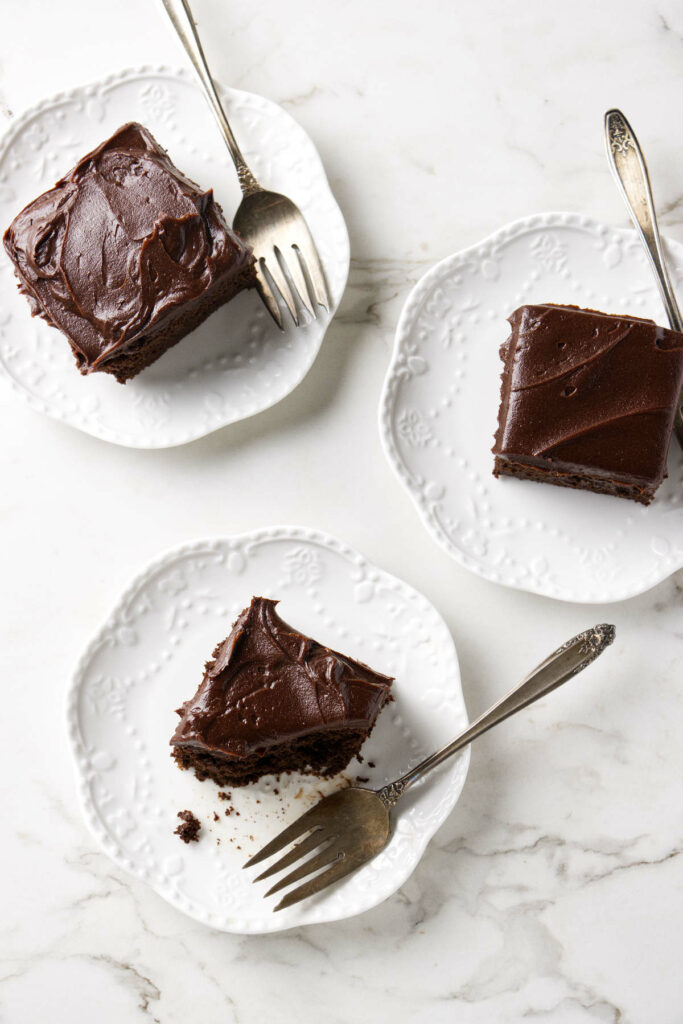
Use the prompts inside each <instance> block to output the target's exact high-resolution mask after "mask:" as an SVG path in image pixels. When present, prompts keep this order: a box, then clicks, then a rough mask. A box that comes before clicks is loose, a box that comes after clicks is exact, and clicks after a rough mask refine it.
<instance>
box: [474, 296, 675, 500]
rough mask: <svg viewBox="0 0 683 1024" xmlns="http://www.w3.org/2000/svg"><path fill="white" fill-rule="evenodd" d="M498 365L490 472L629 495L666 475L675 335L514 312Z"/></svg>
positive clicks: (535, 309)
mask: <svg viewBox="0 0 683 1024" xmlns="http://www.w3.org/2000/svg"><path fill="white" fill-rule="evenodd" d="M509 323H510V326H511V328H512V332H511V334H510V337H509V338H508V340H507V341H506V342H505V343H504V344H503V346H502V347H501V350H500V355H501V359H502V360H503V363H504V366H503V374H502V386H501V401H500V410H499V413H498V430H497V431H496V435H495V443H494V446H493V453H494V455H495V465H494V470H493V472H494V475H495V476H499V475H500V474H506V475H508V476H516V477H521V478H522V479H525V480H538V481H543V482H545V483H551V484H558V485H560V486H562V487H575V488H580V489H583V490H589V491H597V492H600V493H603V494H614V495H618V496H619V497H622V498H632V499H634V500H635V501H639V502H641V503H642V504H644V505H647V504H649V503H650V501H652V498H653V497H654V493H655V491H656V490H657V487H658V486H659V485H660V483H661V482H662V480H663V479H664V477H665V476H666V456H667V451H668V447H669V440H670V438H671V431H672V428H673V422H674V416H675V413H676V408H677V403H678V400H679V394H680V390H681V384H683V334H679V333H678V332H677V331H670V330H667V329H666V328H664V327H658V326H657V325H656V324H655V323H654V321H653V320H642V319H639V318H638V317H630V316H610V315H608V314H607V313H598V312H596V311H595V310H591V309H579V308H578V307H577V306H556V305H552V304H546V305H538V306H521V307H520V308H519V309H517V310H515V312H514V313H513V314H512V316H511V317H510V318H509Z"/></svg>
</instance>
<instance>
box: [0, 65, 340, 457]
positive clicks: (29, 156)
mask: <svg viewBox="0 0 683 1024" xmlns="http://www.w3.org/2000/svg"><path fill="white" fill-rule="evenodd" d="M222 94H223V97H224V99H225V102H226V105H227V110H228V114H229V116H230V119H231V121H232V123H233V125H234V129H235V133H236V135H237V137H238V139H239V140H240V144H241V146H242V149H243V151H244V154H245V157H246V158H247V160H248V161H249V163H250V165H251V166H252V167H253V169H254V173H255V174H256V175H257V177H258V178H260V180H261V181H263V182H264V183H266V184H267V185H268V186H269V187H271V188H273V189H276V190H278V191H281V192H283V193H285V194H286V195H289V196H291V198H292V199H293V200H294V201H295V202H296V203H298V204H299V206H300V207H301V209H302V210H303V212H304V214H305V216H306V218H307V220H308V223H309V225H310V228H311V231H312V233H313V236H314V238H315V239H316V243H317V245H318V249H319V251H320V256H321V259H322V262H323V264H324V267H325V272H326V275H327V279H328V283H329V286H330V291H331V293H332V296H333V300H334V308H333V310H332V313H333V312H334V309H335V308H336V306H337V305H338V303H339V300H340V298H341V295H342V292H343V290H344V285H345V283H346V277H347V274H348V268H349V239H348V234H347V231H346V226H345V224H344V220H343V217H342V215H341V212H340V210H339V207H338V206H337V204H336V203H335V201H334V198H333V196H332V193H331V192H330V189H329V185H328V184H327V179H326V177H325V172H324V170H323V167H322V164H321V162H320V157H319V156H318V154H317V152H316V149H315V147H314V145H313V143H312V142H311V140H310V139H309V137H308V136H307V135H306V133H305V132H304V130H303V129H302V128H301V127H300V126H299V125H298V124H297V123H296V121H294V120H293V118H292V117H290V115H289V114H288V113H286V112H285V111H284V110H283V109H282V108H281V107H279V106H278V105H277V104H276V103H272V102H270V101H269V100H266V99H263V97H261V96H254V95H253V94H251V93H246V92H238V91H236V90H234V89H225V90H222ZM135 120H137V121H140V122H142V124H144V125H146V126H147V127H148V128H149V129H150V130H151V131H152V133H153V135H154V136H155V138H156V139H157V141H158V142H159V143H160V144H161V145H162V146H163V147H164V148H166V149H167V150H168V152H169V155H170V157H171V159H172V160H173V161H174V163H175V164H176V165H177V166H178V167H179V169H180V170H181V171H183V172H184V173H186V174H187V175H189V177H191V178H192V179H194V180H195V181H196V182H198V183H199V184H200V185H201V186H203V187H204V188H210V187H212V188H213V189H214V192H215V195H216V197H217V199H218V201H219V202H220V204H221V206H222V207H223V211H224V213H225V216H226V219H227V220H228V222H230V221H231V220H232V217H233V214H234V212H235V210H236V208H237V205H238V203H239V199H240V191H239V186H238V184H237V180H236V175H235V170H234V168H233V165H232V162H231V160H230V157H229V155H228V151H227V149H226V147H225V144H224V143H223V142H222V140H221V138H220V135H219V133H218V130H217V128H216V127H215V124H214V122H213V119H212V116H211V113H210V112H209V110H208V107H207V105H206V102H205V101H204V99H203V97H202V94H201V93H200V91H199V89H198V88H197V86H196V85H195V84H194V82H193V80H192V79H191V77H190V76H189V75H186V74H184V73H183V72H175V71H171V70H168V69H166V68H143V69H140V70H135V71H124V72H122V73H121V74H118V75H115V76H113V77H111V78H108V79H106V80H105V81H103V82H100V83H98V84H95V85H91V86H87V87H83V88H80V89H75V90H74V91H73V92H70V93H63V94H61V95H59V96H55V97H54V98H53V99H49V100H46V101H45V102H44V103H41V104H40V105H39V106H38V107H35V108H33V109H32V110H29V111H27V113H25V114H24V115H23V116H22V117H20V118H18V119H17V120H16V121H14V122H13V123H12V125H11V126H10V128H9V130H8V131H7V133H6V135H5V136H4V138H3V140H2V142H1V143H0V225H1V226H2V230H4V229H5V227H7V225H9V223H10V221H11V220H12V218H13V217H14V216H15V214H17V213H18V212H19V210H20V209H21V208H22V207H23V206H24V205H25V204H26V203H27V202H29V201H30V200H31V199H33V198H35V196H37V195H39V194H40V193H41V192H43V191H44V190H45V189H47V188H50V187H51V186H52V185H54V183H55V181H56V180H57V179H58V178H59V177H60V176H61V175H63V174H65V173H66V172H67V171H68V170H69V168H70V167H72V166H73V164H74V163H75V162H76V161H77V160H78V159H79V158H80V157H81V156H83V155H84V154H85V153H87V152H88V150H90V149H91V148H92V147H94V146H96V145H97V144H98V143H100V142H102V141H103V140H104V139H106V138H107V137H108V136H109V135H110V134H111V133H112V132H113V131H114V130H115V129H116V128H118V127H119V126H120V125H121V124H124V123H125V122H126V121H135ZM320 312H321V316H320V318H319V319H318V320H315V321H313V322H312V323H310V324H309V325H308V326H306V327H302V328H299V329H298V330H297V329H296V328H294V327H293V326H289V327H288V328H287V330H286V332H285V334H282V333H281V332H280V331H279V330H278V329H277V327H276V326H275V324H273V322H272V320H271V319H270V317H269V316H268V314H267V313H266V311H265V309H264V308H263V306H262V303H261V300H260V299H259V297H258V295H257V294H256V292H255V291H250V292H246V293H243V294H241V295H239V296H237V297H236V298H235V299H234V300H233V301H232V302H230V303H228V304H227V305H226V306H224V307H222V308H221V309H219V310H217V311H216V312H215V313H214V314H213V315H212V316H211V317H209V319H208V320H206V321H205V322H204V323H203V324H202V325H201V326H200V327H199V328H197V330H196V331H194V332H193V333H192V335H190V336H188V337H187V338H185V339H183V341H181V342H180V343H179V344H178V345H177V346H176V347H175V348H173V349H171V350H170V351H169V352H167V353H166V354H165V355H164V356H162V358H161V359H160V360H158V361H157V362H156V363H154V364H153V365H152V366H151V367H149V368H148V369H147V370H145V371H144V372H143V373H142V374H140V376H139V377H136V378H134V379H133V380H132V381H129V382H128V384H126V385H125V386H121V385H120V384H118V383H117V382H116V381H115V380H114V379H113V378H112V377H110V376H108V375H106V374H94V375H93V376H91V377H81V376H80V374H79V373H78V371H77V370H76V366H75V362H74V359H73V356H72V355H71V350H70V348H69V345H68V343H67V341H66V339H65V338H64V337H62V336H61V335H60V334H59V332H57V331H56V330H55V329H54V328H51V327H48V326H47V324H45V323H43V321H42V320H39V319H31V316H30V313H29V308H28V303H27V302H26V299H24V298H23V297H22V296H21V295H19V293H18V291H17V287H16V279H15V277H14V273H13V271H12V265H11V263H10V261H9V259H8V258H7V256H6V254H5V252H4V250H1V254H0V377H2V378H4V379H5V380H6V381H8V382H9V383H10V385H11V386H12V387H13V389H14V391H15V392H16V393H18V394H19V395H21V396H22V397H23V398H24V399H26V401H27V402H29V404H30V405H31V406H32V407H33V408H34V409H37V410H39V411H40V412H44V413H47V414H48V415H49V416H53V417H55V419H59V420H63V421H64V422H66V423H70V424H71V425H72V426H74V427H78V428H79V429H80V430H84V431H86V433H88V434H94V435H95V436H96V437H101V438H103V439H104V440H106V441H113V442H115V443H116V444H122V445H128V446H130V447H134V448H166V447H169V446H172V445H178V444H184V443H185V442H186V441H191V440H193V439H194V438H197V437H202V436H203V435H204V434H209V433H211V431H213V430H217V429H218V428H219V427H223V426H225V425H226V424H228V423H233V422H235V421H236V420H240V419H243V418H244V417H246V416H252V415H253V414H254V413H257V412H260V411H261V410H263V409H267V408H268V407H269V406H271V405H274V404H275V403H276V402H279V401H280V399H282V398H284V397H285V395H288V394H289V393H290V391H292V390H293V389H294V388H295V387H296V386H297V384H299V382H300V381H301V380H302V379H303V377H304V376H305V375H306V373H307V372H308V370H309V369H310V367H311V365H312V363H313V360H314V359H315V357H316V355H317V353H318V350H319V349H320V346H321V344H322V340H323V337H324V334H325V331H326V329H327V325H328V323H329V321H330V319H331V316H328V315H326V314H324V311H322V310H321V311H320Z"/></svg>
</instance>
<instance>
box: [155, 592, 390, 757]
mask: <svg viewBox="0 0 683 1024" xmlns="http://www.w3.org/2000/svg"><path fill="white" fill-rule="evenodd" d="M276 604H277V601H272V600H269V599H267V598H263V597H254V598H253V599H252V602H251V605H250V606H249V608H246V609H245V610H244V611H243V612H242V614H241V615H240V616H239V618H238V619H237V621H236V622H235V625H234V626H233V628H232V631H231V633H230V635H229V636H228V637H227V639H226V640H224V641H223V643H221V644H219V646H218V647H217V648H216V650H215V651H214V654H213V661H211V662H208V663H207V665H206V670H205V673H204V678H203V680H202V682H201V684H200V686H199V689H198V690H197V692H196V694H195V695H194V697H193V698H192V700H190V701H188V702H187V703H185V704H183V706H182V707H181V708H179V709H178V712H177V713H178V714H179V715H180V722H179V724H178V727H177V729H176V731H175V734H174V735H173V738H172V739H171V744H172V745H181V746H197V747H202V748H203V749H207V748H208V749H210V750H217V751H219V752H225V753H229V754H231V755H233V756H236V757H244V756H246V755H248V754H250V753H251V752H253V751H255V750H259V749H263V748H267V747H272V746H274V745H275V744H277V743H283V742H289V741H290V740H293V739H296V738H297V737H300V736H304V735H306V734H309V733H313V732H316V733H317V732H331V731H334V730H338V729H362V730H367V729H370V728H371V727H372V725H373V723H374V721H375V718H376V717H377V715H378V713H379V711H380V710H381V708H382V706H383V704H384V703H385V701H386V700H387V698H388V696H389V688H390V686H391V683H392V681H393V680H392V679H391V678H389V677H388V676H383V675H380V674H379V673H377V672H373V671H372V669H370V668H368V667H367V666H366V665H363V664H362V663H361V662H358V661H353V660H352V659H351V658H347V657H345V656H344V655H343V654H339V653H338V652H337V651H332V650H329V649H328V648H327V647H323V646H322V645H321V644H319V643H317V641H315V640H311V639H310V638H309V637H307V636H304V635H303V634H302V633H298V632H297V631H296V630H295V629H293V628H292V627H291V626H288V625H287V623H286V622H283V620H282V619H281V618H280V616H279V615H278V614H277V612H276V611H275V605H276Z"/></svg>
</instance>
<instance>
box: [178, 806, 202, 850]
mask: <svg viewBox="0 0 683 1024" xmlns="http://www.w3.org/2000/svg"><path fill="white" fill-rule="evenodd" d="M178 817H179V818H180V819H181V821H180V825H178V827H177V828H176V829H174V831H173V834H174V835H176V836H180V838H181V839H182V841H183V842H184V843H197V842H199V830H200V829H201V827H202V824H201V822H200V821H199V820H198V819H197V818H195V816H194V814H193V813H192V811H178Z"/></svg>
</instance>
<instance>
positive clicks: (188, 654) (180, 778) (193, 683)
mask: <svg viewBox="0 0 683 1024" xmlns="http://www.w3.org/2000/svg"><path fill="white" fill-rule="evenodd" d="M253 594H260V595H264V596H267V597H277V598H280V599H281V605H280V608H279V611H280V612H281V614H282V616H283V618H284V619H285V620H286V621H289V622H291V623H292V625H294V626H296V627H297V628H299V629H301V630H302V631H303V632H305V633H309V634H310V635H312V636H314V637H315V638H316V639H318V640H320V641H321V642H322V643H324V644H327V645H331V646H332V647H334V648H336V649H337V650H342V651H344V652H346V653H348V654H349V655H351V656H353V657H355V658H360V659H361V660H363V661H365V662H367V663H368V664H370V665H372V666H373V668H376V669H377V670H378V671H380V672H385V673H388V674H390V675H394V676H395V677H396V682H395V684H394V688H393V693H394V697H395V701H394V702H393V703H391V704H389V705H388V706H387V707H386V708H385V709H384V710H383V711H382V713H381V715H380V717H379V719H378V722H377V725H376V727H375V729H374V731H373V733H372V736H371V737H370V739H369V740H368V741H367V743H366V744H365V746H364V748H363V756H364V758H365V761H364V763H362V764H359V763H357V762H356V761H354V762H353V763H352V764H351V765H350V766H349V767H348V768H347V769H346V772H345V773H343V774H345V775H346V777H347V778H355V777H358V776H361V777H365V778H369V780H370V784H371V785H373V786H375V785H377V786H379V785H383V784H384V783H385V782H388V781H389V780H391V779H393V778H396V777H397V776H398V775H400V774H401V773H402V772H403V771H405V770H406V769H407V768H408V767H410V766H412V765H414V764H416V763H417V761H418V760H420V759H421V758H422V757H424V756H425V755H426V754H428V753H430V752H431V751H432V750H435V749H436V748H437V747H439V746H441V745H442V744H443V743H445V742H447V741H448V740H449V739H451V738H452V737H453V736H455V734H456V733H457V732H459V731H460V730H461V729H462V728H463V727H464V726H465V725H466V722H467V715H466V712H465V706H464V702H463V697H462V691H461V688H460V674H459V671H458V661H457V656H456V653H455V647H454V645H453V640H452V638H451V635H450V633H449V631H448V629H447V627H446V625H445V623H444V622H443V620H442V619H441V618H440V616H439V615H438V613H437V612H436V610H435V609H434V608H433V607H432V605H431V604H430V603H429V602H428V601H427V600H426V598H424V597H423V596H422V595H421V594H418V593H417V592H416V591H415V590H413V589H412V588H411V587H409V586H407V585H406V584H405V583H402V582H401V581H400V580H397V579H395V578H394V577H393V576H389V575H388V574H387V573H385V572H382V571H381V570H379V569H376V568H375V567H374V566H373V565H371V564H370V563H369V562H367V561H366V560H365V559H364V558H363V557H362V556H361V555H359V554H358V553H357V552H356V551H353V550H351V548H349V547H347V546H346V545H345V544H341V543H340V542H339V541H336V540H334V539H333V538H331V537H328V536H325V535H323V534H320V533H316V532H314V531H312V530H308V529H301V528H296V527H273V528H271V529H268V530H258V531H255V532H253V533H248V534H242V535H241V536H237V537H232V538H226V539H223V540H207V541H198V542H196V543H194V544H190V545H187V546H185V547H182V548H177V549H176V550H174V551H171V552H170V553H168V554H167V555H165V556H164V557H163V558H161V559H160V560H159V561H158V562H155V563H154V564H153V565H151V566H150V567H149V568H148V569H147V570H146V571H145V572H144V573H143V574H142V575H141V576H139V577H138V578H137V579H136V580H135V582H134V583H133V584H132V586H131V587H130V588H129V589H128V590H127V591H126V593H125V594H124V595H123V597H122V598H121V600H120V601H119V603H118V605H117V606H116V608H115V609H114V611H113V613H112V614H111V616H110V617H109V619H108V621H107V623H106V624H105V626H104V627H103V629H101V630H100V632H99V633H98V635H97V636H96V638H95V639H94V640H93V642H92V643H91V644H90V645H89V647H88V649H87V650H86V652H85V654H84V655H83V657H82V659H81V661H80V664H79V666H78V669H77V671H76V674H75V678H74V682H73V685H72V688H71V691H70V695H69V706H68V728H69V736H70V739H71V743H72V747H73V751H74V755H75V758H76V766H77V772H78V784H79V790H80V795H81V799H82V803H83V807H84V810H85V815H86V818H87V820H88V824H89V825H90V828H91V829H92V831H93V833H94V835H95V836H96V837H97V839H98V840H99V841H100V843H101V844H102V846H103V847H104V849H105V850H106V852H107V853H108V854H109V856H110V857H112V858H113V860H115V861H116V862H117V863H118V864H120V865H122V866H123V867H124V868H126V869H127V870H128V871H130V872H131V873H132V874H134V875H135V876H136V877H138V878H141V879H143V880H144V881H146V882H148V883H149V885H151V886H152V888H153V889H155V890H156V892H158V893H159V895H160V896H163V897H164V899H166V900H168V902H169V903H171V904H173V906H175V907H177V908H178V909H179V910H182V911H184V912H185V913H186V914H189V915H190V916H191V917H194V918H196V919H197V920H199V921H203V922H204V923H206V924H209V925H212V926H213V927H215V928H220V929H222V930H224V931H231V932H241V933H246V932H268V931H278V930H281V929H283V928H291V927H292V926H294V925H300V924H312V923H314V922H321V921H333V920H337V919H339V918H343V917H350V916H351V915H353V914H358V913H360V912H361V911H364V910H368V909H369V908H370V907H373V906H375V905H376V904H378V903H380V902H381V901H382V900H384V899H386V898H387V897H388V896H390V895H391V894H392V893H393V892H395V891H396V889H398V888H399V886H400V885H402V884H403V883H404V882H405V880H406V879H407V878H408V876H409V875H410V873H411V872H412V871H413V869H414V868H415V866H416V865H417V863H418V861H419V860H420V857H421V856H422V853H423V851H424V849H425V847H426V845H427V843H428V841H429V839H430V838H431V836H432V835H433V834H434V832H436V830H437V828H438V827H439V826H440V825H441V823H442V822H443V821H444V819H445V818H446V817H447V815H448V814H449V813H450V811H451V810H452V808H453V806H454V804H455V802H456V800H457V799H458V796H459V795H460V792H461V790H462V787H463V784H464V781H465V775H466V772H467V765H468V761H469V757H468V754H464V755H463V756H462V757H460V758H458V759H456V760H454V761H453V762H448V763H447V764H446V765H445V766H444V769H443V771H442V772H439V773H437V774H436V775H435V776H434V777H433V778H432V779H431V780H427V781H426V782H425V784H424V785H423V786H422V787H417V788H416V790H415V791H414V792H412V791H411V793H409V794H408V795H407V796H406V797H405V798H404V800H403V801H401V803H400V804H399V805H398V808H397V811H396V812H395V813H396V829H395V833H394V835H393V837H392V839H391V842H390V843H389V845H388V847H387V848H386V850H385V851H383V852H382V853H381V854H380V855H379V856H378V857H377V858H375V860H374V861H372V862H371V863H370V864H368V865H366V866H365V867H364V868H363V869H362V870H361V871H359V872H357V873H356V874H355V875H352V876H350V877H349V878H348V879H346V880H345V881H344V882H342V883H340V885H339V886H337V887H336V888H334V889H330V891H329V892H328V893H326V894H321V895H320V896H318V897H316V898H314V899H311V900H308V901H305V902H303V903H301V904H299V905H298V906H296V907H292V908H289V909H288V910H286V911H280V912H278V913H277V914H275V913H273V911H272V906H273V903H274V902H277V901H274V900H273V899H272V898H271V899H270V900H268V901H266V900H264V899H263V893H264V892H265V890H266V889H267V885H266V883H265V882H263V883H259V884H258V885H254V884H253V883H252V882H251V877H250V876H249V875H248V874H247V873H246V872H244V871H242V864H243V863H244V861H245V859H246V857H247V856H248V854H249V853H250V852H255V851H256V850H257V849H259V847H260V846H262V845H263V844H264V843H265V842H267V841H268V839H270V838H272V837H273V835H275V834H276V833H277V832H279V831H280V830H281V829H282V828H283V827H284V826H285V824H287V823H289V822H290V821H291V820H293V819H294V818H296V817H298V816H299V814H301V813H303V811H304V810H306V809H307V808H308V807H310V806H311V804H312V803H314V802H315V801H316V800H317V799H318V794H319V792H328V791H330V790H331V789H333V788H334V787H335V786H338V785H339V783H340V779H339V778H338V777H337V779H336V781H335V780H330V781H328V782H325V783H321V782H320V780H316V779H312V778H311V777H310V776H309V777H306V776H300V775H298V774H297V775H284V776H282V777H281V779H280V781H279V782H277V781H276V780H274V779H273V777H270V779H265V780H263V779H262V780H260V781H259V782H257V783H254V784H252V785H251V786H248V787H245V788H243V789H235V790H233V791H232V792H233V795H232V803H233V804H234V805H235V807H236V809H237V810H239V812H240V815H239V817H237V816H236V815H231V816H230V817H226V816H225V814H224V811H225V807H226V805H225V803H221V801H220V800H218V798H217V795H216V794H217V792H218V788H217V787H216V786H215V785H214V783H213V782H210V781H207V782H198V781H197V779H196V778H195V777H194V774H193V773H191V772H187V771H185V772H182V771H180V770H179V769H178V767H177V766H176V764H175V762H174V761H173V760H172V759H171V756H170V747H169V738H170V736H171V733H172V732H173V730H174V728H175V723H176V721H177V717H176V715H175V714H174V710H173V709H174V708H177V707H178V706H179V705H180V704H181V703H182V701H183V700H186V699H188V698H189V697H191V696H192V694H193V693H194V691H195V689H196V687H197V685H198V683H199V681H200V679H201V674H202V666H203V664H204V662H205V660H206V659H207V658H208V657H209V656H210V654H211V651H212V650H213V648H214V647H215V645H216V643H217V642H218V641H219V640H221V639H223V637H224V636H225V635H226V634H227V633H228V632H229V630H230V626H231V624H232V622H233V620H234V619H235V618H236V616H237V615H238V614H239V612H240V611H241V609H242V608H243V607H244V606H245V605H247V604H248V603H249V600H250V598H251V596H252V595H253ZM368 762H372V764H373V765H374V767H372V766H371V765H370V764H369V763H368ZM278 788H279V793H278V792H275V790H276V789H278ZM258 801H260V803H259V802H258ZM186 808H187V809H189V810H191V811H193V812H194V813H195V814H196V815H197V816H198V817H199V819H200V821H201V822H202V833H201V837H200V841H199V842H198V843H196V844H194V843H193V844H192V845H188V846H184V845H183V844H182V842H181V841H180V840H179V838H178V837H177V836H175V835H173V830H174V828H175V826H176V825H177V823H178V822H177V819H176V812H177V811H179V810H185V809H186ZM214 812H216V813H217V814H218V815H219V818H220V820H219V821H218V822H214V821H213V813H214ZM218 839H220V840H221V842H220V845H219V844H218V843H217V840H218ZM231 840H232V841H231ZM238 846H240V847H241V849H238Z"/></svg>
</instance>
